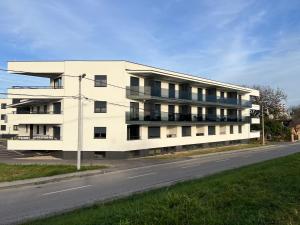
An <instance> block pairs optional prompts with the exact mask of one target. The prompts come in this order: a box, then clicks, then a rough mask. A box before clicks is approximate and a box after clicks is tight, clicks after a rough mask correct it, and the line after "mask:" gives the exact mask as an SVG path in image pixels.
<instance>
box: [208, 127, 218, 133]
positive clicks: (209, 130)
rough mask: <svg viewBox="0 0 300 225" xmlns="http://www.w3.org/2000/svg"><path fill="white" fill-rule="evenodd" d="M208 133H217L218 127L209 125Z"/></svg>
mask: <svg viewBox="0 0 300 225" xmlns="http://www.w3.org/2000/svg"><path fill="white" fill-rule="evenodd" d="M208 135H216V127H215V126H208Z"/></svg>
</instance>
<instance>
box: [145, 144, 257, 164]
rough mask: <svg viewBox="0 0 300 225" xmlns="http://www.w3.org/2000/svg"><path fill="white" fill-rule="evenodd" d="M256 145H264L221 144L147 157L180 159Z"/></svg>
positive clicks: (254, 145)
mask: <svg viewBox="0 0 300 225" xmlns="http://www.w3.org/2000/svg"><path fill="white" fill-rule="evenodd" d="M255 147H262V145H261V144H260V143H257V142H255V143H250V144H239V145H229V146H221V147H213V148H201V149H193V150H188V151H180V152H174V153H168V154H163V155H154V156H149V157H146V158H148V159H169V160H172V159H178V158H184V157H190V156H196V155H204V154H208V153H216V152H227V151H233V150H241V149H246V148H255Z"/></svg>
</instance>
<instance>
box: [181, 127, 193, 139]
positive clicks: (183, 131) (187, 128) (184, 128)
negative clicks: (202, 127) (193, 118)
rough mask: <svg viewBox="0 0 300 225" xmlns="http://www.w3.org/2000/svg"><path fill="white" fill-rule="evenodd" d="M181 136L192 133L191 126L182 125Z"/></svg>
mask: <svg viewBox="0 0 300 225" xmlns="http://www.w3.org/2000/svg"><path fill="white" fill-rule="evenodd" d="M181 130H182V137H188V136H191V135H192V131H191V126H183V127H182V129H181Z"/></svg>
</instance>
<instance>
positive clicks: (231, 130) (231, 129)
mask: <svg viewBox="0 0 300 225" xmlns="http://www.w3.org/2000/svg"><path fill="white" fill-rule="evenodd" d="M230 134H233V125H230Z"/></svg>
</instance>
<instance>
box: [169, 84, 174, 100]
mask: <svg viewBox="0 0 300 225" xmlns="http://www.w3.org/2000/svg"><path fill="white" fill-rule="evenodd" d="M169 98H175V84H169Z"/></svg>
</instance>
